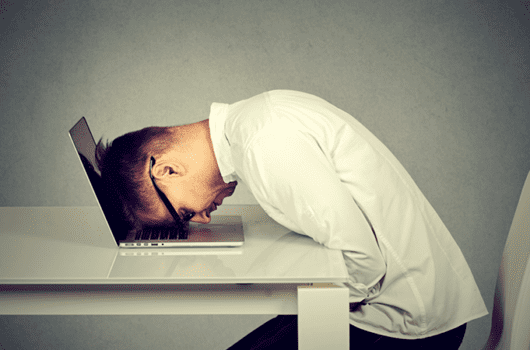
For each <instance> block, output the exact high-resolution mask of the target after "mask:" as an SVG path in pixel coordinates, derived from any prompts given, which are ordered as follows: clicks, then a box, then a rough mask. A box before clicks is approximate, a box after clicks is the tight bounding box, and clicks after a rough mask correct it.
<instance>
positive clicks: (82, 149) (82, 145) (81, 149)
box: [70, 117, 128, 242]
mask: <svg viewBox="0 0 530 350" xmlns="http://www.w3.org/2000/svg"><path fill="white" fill-rule="evenodd" d="M70 138H71V139H72V142H73V143H74V146H75V148H76V150H77V154H78V155H79V158H80V160H81V163H82V164H83V167H84V169H85V172H86V174H87V176H88V180H89V181H90V184H91V185H92V189H93V190H94V194H95V195H96V198H97V200H98V202H99V205H100V207H101V209H102V210H103V214H104V215H105V218H106V219H107V222H108V224H109V226H110V229H111V231H112V234H113V235H114V238H115V239H116V242H119V241H120V240H124V239H125V238H126V236H127V233H128V229H127V227H126V226H125V225H124V221H123V220H122V219H121V216H120V215H119V214H118V211H117V210H116V209H114V208H113V206H112V205H111V204H112V202H111V200H110V199H109V198H108V196H107V195H106V192H105V191H104V189H103V184H102V180H101V172H100V170H99V168H98V166H97V163H96V142H95V141H94V137H93V136H92V133H91V132H90V129H89V127H88V123H87V121H86V119H85V117H82V118H81V119H80V120H79V121H78V122H77V123H76V124H75V125H74V126H73V127H72V128H71V129H70Z"/></svg>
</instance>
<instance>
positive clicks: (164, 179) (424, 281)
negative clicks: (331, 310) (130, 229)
mask: <svg viewBox="0 0 530 350" xmlns="http://www.w3.org/2000/svg"><path fill="white" fill-rule="evenodd" d="M97 154H98V160H99V164H100V167H101V169H102V174H103V175H102V176H103V179H104V180H105V181H106V182H107V183H108V184H109V187H113V186H117V187H118V193H119V195H120V197H121V198H122V200H123V201H124V202H125V203H126V205H124V208H125V209H124V210H125V211H126V212H127V213H129V217H130V221H131V222H134V223H133V224H132V226H135V225H136V226H138V225H147V224H152V223H171V222H174V220H178V221H181V220H185V219H191V221H195V222H200V223H208V222H209V221H210V213H211V212H212V211H214V210H215V209H216V208H217V206H219V205H221V204H222V202H223V199H224V198H225V197H227V196H230V195H231V194H232V193H233V191H234V188H235V186H236V185H237V182H238V181H242V182H244V183H245V184H247V186H248V188H249V189H250V190H251V191H252V193H253V195H254V196H255V198H256V200H257V201H258V202H259V204H260V205H261V206H262V207H263V209H264V210H265V211H266V212H267V214H268V215H269V216H271V217H272V218H273V219H274V220H276V221H277V222H278V223H280V224H282V225H283V226H285V227H287V228H289V229H291V230H293V231H295V232H298V233H300V234H304V235H308V236H310V237H312V238H313V239H314V240H315V241H317V242H319V243H321V244H323V245H325V246H327V247H329V248H331V249H340V250H342V252H343V256H344V259H345V262H346V266H347V269H348V272H349V280H348V283H347V284H346V285H347V287H348V288H349V291H350V324H351V327H350V339H351V344H352V346H358V347H359V348H367V349H371V348H374V349H375V348H381V349H384V348H391V347H395V346H400V345H402V346H404V347H406V348H407V349H413V348H422V347H426V348H429V349H433V348H437V347H439V348H443V349H457V348H458V347H459V345H460V343H461V341H462V339H463V336H464V332H465V324H466V323H467V322H469V321H471V320H473V319H476V318H478V317H481V316H484V315H486V314H487V310H486V307H485V305H484V302H483V300H482V297H481V295H480V292H479V290H478V288H477V286H476V284H475V281H474V279H473V276H472V274H471V271H470V269H469V267H468V265H467V263H466V261H465V259H464V257H463V255H462V253H461V251H460V249H459V248H458V246H457V245H456V243H455V241H454V240H453V238H452V237H451V235H450V233H449V232H448V230H447V229H446V227H445V226H444V224H443V223H442V221H441V220H440V218H439V217H438V215H437V214H436V213H435V211H434V209H433V208H432V207H431V205H430V204H429V203H428V201H427V200H426V198H425V197H424V196H423V194H422V193H421V192H420V190H419V189H418V187H417V186H416V184H415V183H414V181H413V180H412V178H411V177H410V176H409V174H408V173H407V172H406V171H405V169H404V168H403V167H402V165H401V164H400V163H399V162H398V161H397V159H396V158H395V157H394V156H393V155H392V153H391V152H390V151H389V150H388V149H387V148H386V147H385V146H384V145H383V144H382V143H381V142H380V141H379V140H378V139H377V138H376V137H375V136H374V135H373V134H372V133H370V132H369V131H368V130H367V129H366V128H365V127H364V126H362V125H361V124H360V123H359V122H358V121H357V120H355V119H354V118H353V117H352V116H350V115H349V114H347V113H346V112H344V111H342V110H340V109H338V108H336V107H334V106H333V105H331V104H329V103H328V102H326V101H324V100H322V99H320V98H318V97H316V96H313V95H309V94H305V93H301V92H295V91H270V92H267V93H263V94H260V95H257V96H255V97H252V98H249V99H247V100H243V101H240V102H237V103H234V104H232V105H228V104H220V103H214V104H212V107H211V111H210V116H209V119H206V120H203V121H201V122H198V123H195V124H190V125H184V126H177V127H171V128H147V129H143V130H141V131H137V132H134V133H130V134H127V135H124V136H122V137H121V138H118V139H116V140H115V141H114V142H113V143H112V145H111V146H107V147H105V146H103V144H102V143H101V141H100V143H99V144H98V150H97ZM150 166H152V170H151V171H152V176H153V178H154V181H155V183H156V184H157V185H158V187H159V188H160V190H161V192H162V193H164V194H165V195H166V196H167V198H168V200H169V202H170V204H171V205H172V206H173V207H174V208H175V211H176V212H177V213H178V215H179V216H180V217H179V218H173V217H172V215H171V214H170V212H169V210H168V209H167V206H166V205H164V203H163V201H162V200H161V199H160V195H159V194H157V191H156V190H155V188H154V186H153V183H152V181H151V179H150V177H149V169H150ZM289 342H290V345H288V344H289ZM266 346H271V348H278V347H279V346H281V347H288V346H292V347H296V317H295V316H279V317H278V318H276V319H273V320H271V321H269V322H268V323H266V324H265V325H264V326H262V327H260V328H258V329H257V330H256V331H254V332H252V333H251V334H250V335H248V336H247V337H245V338H244V339H243V340H241V341H240V342H239V343H237V344H235V345H234V347H233V348H234V349H236V348H241V349H248V348H253V347H255V348H265V347H266Z"/></svg>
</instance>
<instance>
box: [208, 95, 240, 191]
mask: <svg viewBox="0 0 530 350" xmlns="http://www.w3.org/2000/svg"><path fill="white" fill-rule="evenodd" d="M227 115H228V105H227V104H225V103H212V106H211V107H210V118H209V122H208V123H209V126H210V137H211V139H212V145H213V151H214V154H215V159H216V160H217V166H218V167H219V171H220V172H221V176H222V177H223V181H224V182H226V183H229V182H232V181H237V180H236V174H235V171H234V164H233V162H232V153H231V152H230V142H229V140H228V136H227V135H226V133H225V122H226V118H227Z"/></svg>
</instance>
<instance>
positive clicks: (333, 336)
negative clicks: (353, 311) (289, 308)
mask: <svg viewBox="0 0 530 350" xmlns="http://www.w3.org/2000/svg"><path fill="white" fill-rule="evenodd" d="M348 313H349V307H348V288H346V287H339V286H336V285H334V284H332V283H314V284H313V285H309V286H299V287H298V349H299V350H310V349H334V350H347V349H349V345H350V339H349V333H350V323H349V314H348Z"/></svg>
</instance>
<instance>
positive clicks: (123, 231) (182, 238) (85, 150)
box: [69, 117, 245, 249]
mask: <svg viewBox="0 0 530 350" xmlns="http://www.w3.org/2000/svg"><path fill="white" fill-rule="evenodd" d="M69 134H70V139H71V140H72V143H73V145H74V147H75V149H76V152H77V154H78V156H79V160H80V161H81V165H82V166H83V169H84V171H85V173H86V175H87V177H88V181H89V183H90V185H91V186H92V190H93V193H94V195H95V197H96V199H97V201H98V204H99V207H100V209H101V211H102V213H103V215H104V217H105V220H106V221H107V224H108V225H109V229H110V232H111V233H112V235H113V236H114V240H115V241H116V244H117V245H118V246H119V247H122V248H136V249H138V248H148V249H149V248H151V249H152V248H166V247H167V248H171V247H203V248H204V247H237V246H241V245H242V244H243V242H244V240H245V239H244V235H243V223H242V220H241V216H234V215H212V216H211V219H212V220H211V222H210V223H209V224H198V223H194V222H190V223H189V226H188V227H184V228H182V229H178V228H176V227H168V226H160V227H147V228H144V229H143V230H142V231H140V232H133V231H131V230H128V229H127V224H126V222H125V220H123V219H120V218H121V215H119V214H118V213H117V211H116V209H114V207H113V206H112V205H111V203H112V200H113V199H111V198H108V196H107V195H106V193H105V191H104V190H103V185H102V182H101V181H102V180H101V172H100V170H99V168H98V166H97V163H96V155H95V151H96V142H95V141H94V137H93V136H92V132H91V131H90V128H89V127H88V123H87V121H86V119H85V117H82V118H81V119H80V120H79V121H78V122H77V123H76V124H75V125H74V126H73V127H72V128H71V129H70V132H69Z"/></svg>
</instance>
